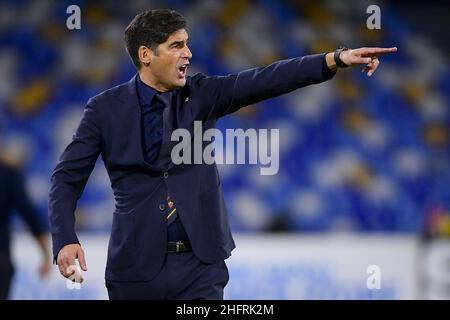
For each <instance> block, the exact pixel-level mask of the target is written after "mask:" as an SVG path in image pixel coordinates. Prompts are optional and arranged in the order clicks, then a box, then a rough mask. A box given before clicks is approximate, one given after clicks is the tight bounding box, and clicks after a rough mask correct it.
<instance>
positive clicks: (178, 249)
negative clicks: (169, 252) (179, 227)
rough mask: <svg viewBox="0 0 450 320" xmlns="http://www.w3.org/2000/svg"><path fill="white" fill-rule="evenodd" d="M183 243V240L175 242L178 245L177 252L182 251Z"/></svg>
mask: <svg viewBox="0 0 450 320" xmlns="http://www.w3.org/2000/svg"><path fill="white" fill-rule="evenodd" d="M182 244H183V242H181V241H177V242H176V243H175V245H176V247H175V252H176V253H179V252H180V247H181V245H182Z"/></svg>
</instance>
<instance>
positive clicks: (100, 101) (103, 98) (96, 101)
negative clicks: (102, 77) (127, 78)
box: [87, 82, 129, 107]
mask: <svg viewBox="0 0 450 320" xmlns="http://www.w3.org/2000/svg"><path fill="white" fill-rule="evenodd" d="M128 86H129V82H125V83H122V84H119V85H117V86H115V87H112V88H109V89H107V90H104V91H102V92H100V93H99V94H97V95H95V96H93V97H91V98H90V99H89V100H88V102H87V105H88V106H91V107H98V106H101V105H105V104H110V103H111V102H112V101H114V100H116V99H118V98H119V97H120V96H122V95H123V94H124V92H126V90H127V88H128Z"/></svg>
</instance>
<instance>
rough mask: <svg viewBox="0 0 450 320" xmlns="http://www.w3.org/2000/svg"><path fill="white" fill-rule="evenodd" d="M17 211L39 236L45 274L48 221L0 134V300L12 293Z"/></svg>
mask: <svg viewBox="0 0 450 320" xmlns="http://www.w3.org/2000/svg"><path fill="white" fill-rule="evenodd" d="M14 211H16V212H18V213H19V214H20V215H21V217H22V218H23V220H24V221H25V223H26V224H27V225H28V227H29V229H30V231H31V233H32V234H33V236H34V238H35V239H36V242H37V244H38V245H39V249H40V251H41V254H42V262H41V265H40V266H39V274H40V276H41V277H42V278H45V277H46V276H47V275H48V274H49V272H50V270H51V256H50V251H49V248H50V244H49V239H48V224H47V222H46V221H45V220H44V219H42V217H41V216H40V215H39V213H38V211H37V209H36V207H35V206H34V205H33V203H32V201H31V199H30V196H29V195H28V193H27V191H26V187H25V180H24V177H23V176H22V174H21V170H20V161H19V159H17V158H16V159H15V157H14V156H9V155H7V152H6V151H5V148H4V146H2V141H1V137H0V300H5V299H7V298H8V296H9V292H10V287H11V280H12V278H13V275H14V265H13V262H12V258H11V243H10V242H11V237H10V233H11V230H10V229H11V218H12V213H13V212H14Z"/></svg>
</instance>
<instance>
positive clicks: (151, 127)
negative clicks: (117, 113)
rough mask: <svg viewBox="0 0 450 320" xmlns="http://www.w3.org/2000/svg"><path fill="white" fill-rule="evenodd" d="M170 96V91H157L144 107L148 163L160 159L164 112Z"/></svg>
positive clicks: (145, 155) (145, 152)
mask: <svg viewBox="0 0 450 320" xmlns="http://www.w3.org/2000/svg"><path fill="white" fill-rule="evenodd" d="M170 98H171V94H170V92H167V93H156V94H155V95H154V96H153V100H152V101H151V103H150V104H149V105H145V106H144V108H143V112H142V116H143V125H144V143H145V150H144V157H145V161H147V162H148V163H155V161H156V160H157V159H158V155H159V151H160V149H161V144H162V139H163V112H164V108H166V107H167V106H168V105H169V103H170Z"/></svg>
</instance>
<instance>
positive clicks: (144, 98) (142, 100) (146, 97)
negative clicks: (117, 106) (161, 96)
mask: <svg viewBox="0 0 450 320" xmlns="http://www.w3.org/2000/svg"><path fill="white" fill-rule="evenodd" d="M136 78H137V81H136V87H137V88H136V89H137V93H138V97H139V105H141V106H143V105H146V104H150V103H151V102H152V99H153V96H154V95H155V94H156V93H157V91H156V90H155V89H153V88H152V87H150V86H149V85H147V84H145V83H144V82H143V81H142V80H141V77H140V76H139V73H138V74H137V77H136Z"/></svg>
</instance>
